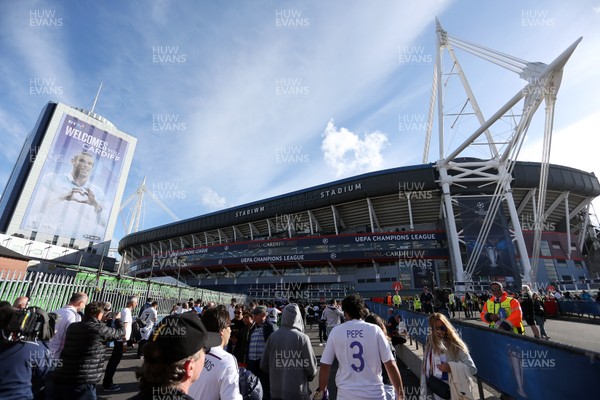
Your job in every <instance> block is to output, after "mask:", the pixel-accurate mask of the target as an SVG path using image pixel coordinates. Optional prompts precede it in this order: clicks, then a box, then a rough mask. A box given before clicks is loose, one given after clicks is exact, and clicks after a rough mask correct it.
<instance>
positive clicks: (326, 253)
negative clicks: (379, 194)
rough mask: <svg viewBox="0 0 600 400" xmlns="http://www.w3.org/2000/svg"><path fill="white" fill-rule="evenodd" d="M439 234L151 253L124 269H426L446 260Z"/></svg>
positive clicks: (262, 243)
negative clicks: (323, 264) (344, 264)
mask: <svg viewBox="0 0 600 400" xmlns="http://www.w3.org/2000/svg"><path fill="white" fill-rule="evenodd" d="M445 239H446V234H445V233H444V232H410V233H389V234H386V233H378V234H356V235H340V236H325V237H306V238H295V239H281V240H269V241H266V240H265V241H254V242H247V243H238V244H227V245H215V246H208V247H198V248H193V249H184V250H179V251H172V252H167V253H162V254H155V255H152V256H147V257H143V258H140V259H138V260H136V261H135V262H134V263H132V264H131V265H130V268H129V270H130V271H131V272H135V273H142V272H146V271H149V270H150V269H153V270H168V269H177V268H179V267H181V266H183V265H185V267H186V268H191V267H195V266H201V267H218V266H225V265H228V266H230V265H240V266H241V265H267V264H269V263H298V262H319V261H323V260H329V261H332V262H333V261H336V260H337V261H351V260H371V259H376V260H399V259H400V260H405V261H404V263H405V264H406V266H407V267H410V268H414V267H421V265H422V264H424V263H425V264H426V265H430V264H431V259H432V258H447V257H448V250H447V249H446V248H443V247H441V246H439V241H441V240H445Z"/></svg>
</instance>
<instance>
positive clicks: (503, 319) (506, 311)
mask: <svg viewBox="0 0 600 400" xmlns="http://www.w3.org/2000/svg"><path fill="white" fill-rule="evenodd" d="M490 290H491V291H492V297H490V299H489V300H488V301H486V302H485V303H484V304H483V311H481V320H482V321H484V322H487V323H488V324H489V326H490V328H498V329H502V330H505V331H509V332H510V331H512V332H514V333H516V334H520V335H524V334H525V328H524V327H523V322H522V321H523V313H522V312H521V305H520V304H519V301H518V300H516V299H513V298H512V297H510V296H509V295H508V293H507V292H505V291H504V290H502V284H501V283H500V282H492V283H490Z"/></svg>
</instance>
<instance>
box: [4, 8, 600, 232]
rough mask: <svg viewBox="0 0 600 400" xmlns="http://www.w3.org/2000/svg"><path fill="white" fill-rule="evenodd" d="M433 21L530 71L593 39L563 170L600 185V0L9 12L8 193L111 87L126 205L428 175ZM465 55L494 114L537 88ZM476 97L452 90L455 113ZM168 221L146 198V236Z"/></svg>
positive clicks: (570, 72)
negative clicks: (134, 200) (65, 127)
mask: <svg viewBox="0 0 600 400" xmlns="http://www.w3.org/2000/svg"><path fill="white" fill-rule="evenodd" d="M436 16H437V17H438V18H439V19H440V21H441V24H442V26H443V27H444V29H445V30H446V31H448V33H449V34H450V35H451V36H454V37H458V38H461V39H465V40H469V41H472V42H476V43H479V44H482V45H485V46H487V47H490V48H493V49H496V50H499V51H502V52H505V53H508V54H510V55H514V56H517V57H519V58H522V59H526V60H528V61H542V62H546V63H549V62H550V61H552V60H553V59H554V58H555V57H556V56H557V55H558V54H560V53H561V52H562V51H563V50H564V49H566V48H567V47H568V46H569V45H570V44H571V43H573V42H574V41H575V40H576V39H577V38H578V37H580V36H583V41H582V42H581V44H580V45H579V47H578V48H577V50H576V51H575V53H574V54H573V57H572V58H571V60H570V61H569V63H568V64H567V66H566V68H565V72H564V75H563V79H562V86H561V88H560V92H559V95H558V101H557V108H556V117H555V129H554V132H555V133H554V137H553V150H552V157H551V162H553V163H557V164H563V165H568V166H571V167H574V168H579V169H582V170H585V171H594V172H595V173H596V175H598V174H600V165H599V163H598V162H597V152H598V150H597V149H598V142H599V139H598V130H599V128H598V127H599V126H600V108H599V103H598V100H597V98H598V95H599V94H600V68H598V65H599V64H600V52H599V51H598V49H600V0H596V1H591V0H590V1H578V2H564V1H560V0H553V1H533V0H507V1H484V2H482V1H479V0H456V1H442V0H440V1H434V0H432V1H426V2H419V1H390V0H386V1H379V0H374V1H361V0H329V1H322V0H315V1H285V0H272V1H269V0H265V1H262V0H229V1H216V0H215V1H194V0H177V1H141V0H139V1H123V0H118V1H117V0H104V1H89V0H82V1H77V2H73V1H60V2H59V1H4V2H1V3H0V54H1V58H0V88H1V89H0V93H1V95H0V135H1V137H2V139H3V140H2V143H3V145H2V146H0V186H1V187H4V186H5V184H6V182H7V180H8V177H9V175H10V172H11V170H12V168H13V165H14V162H15V160H16V158H17V155H18V153H19V151H20V149H21V146H22V144H23V141H24V138H25V136H26V134H27V133H28V132H29V131H30V129H31V128H32V127H33V126H34V124H35V121H36V119H37V117H38V114H39V112H40V110H41V108H42V107H43V106H44V105H45V104H46V103H47V102H48V101H61V102H64V103H66V104H68V105H71V106H74V107H83V108H88V109H89V108H90V107H91V105H92V102H93V98H94V95H95V93H96V90H97V88H98V85H99V83H100V82H103V85H104V86H103V90H102V93H101V96H100V99H99V101H98V104H97V106H96V109H95V112H97V113H99V114H101V115H102V116H104V117H105V118H107V119H109V120H110V121H112V122H113V123H114V124H115V125H116V126H117V127H118V128H119V129H121V130H122V131H124V132H127V133H129V134H130V135H132V136H135V137H136V138H137V139H138V145H137V150H136V154H135V157H134V161H133V164H132V168H131V172H130V175H129V179H128V183H127V188H126V190H125V196H124V199H125V198H127V197H128V196H130V195H131V194H133V193H134V191H135V189H136V188H137V187H138V186H139V185H140V184H141V182H142V180H143V178H144V177H146V178H147V185H148V188H149V189H150V190H151V191H153V192H154V193H155V195H156V196H157V197H158V198H160V199H161V201H162V202H163V203H164V204H165V205H166V206H167V207H168V208H169V209H171V210H172V211H173V212H174V213H175V214H176V215H177V216H179V217H180V218H182V219H184V218H190V217H194V216H197V215H201V214H204V213H208V212H212V211H216V210H219V209H223V208H227V207H231V206H235V205H239V204H243V203H247V202H252V201H256V200H260V199H264V198H267V197H270V196H274V195H279V194H284V193H287V192H290V191H293V190H298V189H302V188H306V187H310V186H314V185H317V184H321V183H326V182H330V181H333V180H336V179H341V178H344V177H348V176H352V175H356V174H359V173H363V172H368V171H374V170H379V169H384V168H392V167H397V166H405V165H412V164H418V163H421V159H422V151H423V150H422V149H423V146H424V140H425V131H424V130H423V129H422V125H423V123H424V122H426V117H427V112H428V108H429V96H430V89H431V82H432V74H433V60H434V59H435V22H434V21H435V17H436ZM457 55H458V57H459V59H460V60H461V63H462V66H463V68H464V69H465V71H466V74H467V78H468V79H469V80H470V83H471V85H472V87H473V91H474V92H475V96H476V97H477V99H478V101H480V104H481V106H482V109H483V113H484V115H485V116H490V115H491V114H492V113H493V112H495V111H496V109H497V108H499V107H500V106H501V105H503V104H504V103H505V102H506V101H507V100H508V99H509V98H510V97H511V96H512V95H513V94H514V93H515V92H516V91H518V90H519V88H520V87H522V86H523V85H524V83H525V82H524V81H522V80H520V79H519V78H518V77H517V75H515V74H513V73H510V72H507V71H505V70H502V69H499V68H498V67H496V66H493V65H490V64H487V63H485V62H482V61H480V60H477V59H475V58H474V57H472V56H470V55H468V54H467V53H464V52H462V51H460V50H457ZM40 92H42V93H41V94H38V93H40ZM462 101H464V95H462V94H460V93H458V95H457V96H456V97H451V96H450V95H448V98H447V105H448V109H449V110H452V108H453V107H454V108H456V107H459V106H460V104H461V102H462ZM540 117H542V118H540ZM539 120H541V121H543V109H542V110H541V112H540V113H539V114H538V116H537V117H536V120H534V123H533V124H532V126H531V128H530V131H529V134H528V137H527V140H526V143H525V145H524V148H523V150H522V151H521V155H520V157H519V159H520V160H524V161H529V160H534V161H536V160H539V159H541V141H542V126H543V125H542V123H541V122H540V121H539ZM403 123H404V124H403ZM467 126H468V124H465V127H467ZM459 128H460V127H459ZM459 130H460V129H458V131H459ZM467 130H468V129H467ZM463 133H465V132H463ZM460 134H461V132H457V134H456V136H455V137H454V139H453V140H449V141H448V146H449V147H450V146H452V145H455V144H457V143H459V142H460ZM466 134H470V131H469V132H466ZM431 149H432V150H431V152H430V157H429V161H435V160H436V159H437V158H438V157H437V144H435V141H434V142H432V146H431ZM168 222H171V218H170V217H169V215H167V213H165V212H164V211H163V210H162V209H161V208H159V207H158V206H156V205H154V204H153V203H152V202H151V201H149V202H148V204H147V206H146V209H145V213H144V218H143V227H144V228H152V227H155V226H157V225H161V224H164V223H168ZM122 224H123V223H122V220H121V219H120V220H119V222H118V225H117V229H116V238H117V239H118V238H120V237H121V236H122V235H123V229H122Z"/></svg>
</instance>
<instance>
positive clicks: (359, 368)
mask: <svg viewBox="0 0 600 400" xmlns="http://www.w3.org/2000/svg"><path fill="white" fill-rule="evenodd" d="M354 347H358V352H357V353H354V354H352V358H357V359H358V361H359V364H358V366H357V365H355V364H354V363H352V365H351V367H352V369H353V370H354V371H356V372H361V371H362V370H363V369H365V359H364V358H363V347H362V344H361V343H360V342H352V343H350V348H351V349H352V348H354Z"/></svg>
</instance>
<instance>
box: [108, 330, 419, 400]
mask: <svg viewBox="0 0 600 400" xmlns="http://www.w3.org/2000/svg"><path fill="white" fill-rule="evenodd" d="M306 334H307V335H308V336H309V337H310V339H311V343H312V345H313V349H314V351H315V355H316V357H317V361H319V362H320V359H321V355H322V354H323V349H324V348H325V347H324V346H319V329H318V327H317V325H314V326H313V328H312V329H310V328H308V327H307V328H306ZM136 351H137V349H131V348H129V349H128V350H127V351H126V352H125V354H124V355H123V359H122V360H121V363H120V364H119V368H118V369H117V373H116V374H115V377H114V382H115V384H117V385H119V386H120V387H121V390H120V391H119V392H111V393H108V392H104V391H103V390H102V385H98V386H97V395H98V399H99V400H125V399H128V398H130V397H132V396H133V395H134V394H136V393H137V392H138V382H137V380H136V379H135V369H136V368H137V367H139V366H141V365H142V360H140V359H138V357H137V354H136ZM110 352H111V349H107V351H106V354H105V360H108V357H110ZM398 368H399V369H400V374H401V376H402V380H403V382H404V390H405V392H406V394H407V396H406V397H405V399H406V400H418V395H416V393H418V385H419V379H418V378H417V377H416V376H415V375H414V374H413V373H412V372H411V371H410V370H409V369H408V367H407V366H406V365H405V364H404V363H403V362H402V361H401V360H398ZM200 379H202V376H200ZM318 384H319V374H318V373H317V376H316V377H315V379H313V381H312V382H311V383H310V388H311V390H312V391H314V390H315V389H317V386H318Z"/></svg>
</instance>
